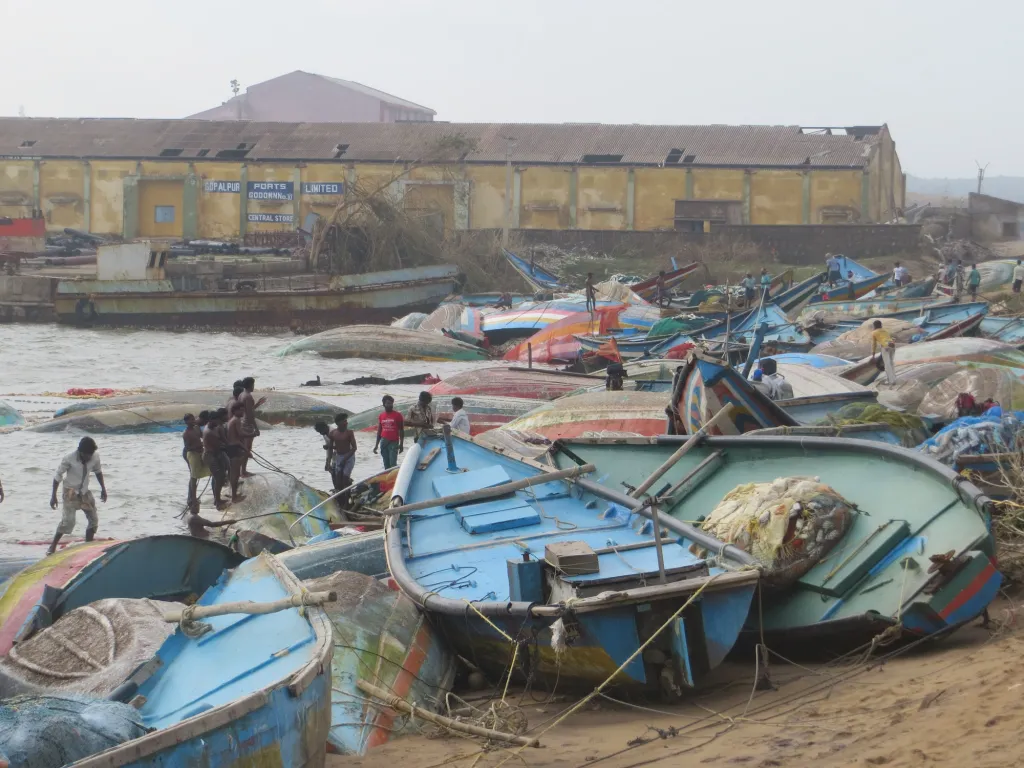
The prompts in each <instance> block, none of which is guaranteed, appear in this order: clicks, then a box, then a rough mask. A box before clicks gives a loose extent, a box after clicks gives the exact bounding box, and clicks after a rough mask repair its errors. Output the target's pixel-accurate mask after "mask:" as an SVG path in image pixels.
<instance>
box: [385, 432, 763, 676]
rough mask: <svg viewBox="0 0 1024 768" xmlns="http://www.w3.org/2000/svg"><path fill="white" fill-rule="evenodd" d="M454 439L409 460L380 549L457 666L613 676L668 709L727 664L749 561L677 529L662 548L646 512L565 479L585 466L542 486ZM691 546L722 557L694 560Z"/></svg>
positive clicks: (749, 582)
mask: <svg viewBox="0 0 1024 768" xmlns="http://www.w3.org/2000/svg"><path fill="white" fill-rule="evenodd" d="M449 439H450V442H449V443H448V444H447V445H446V442H445V438H444V437H439V436H432V437H430V438H428V439H426V440H423V441H421V442H420V443H417V444H416V445H415V446H414V447H413V448H411V449H410V453H409V455H408V456H407V457H406V459H405V461H404V462H403V464H402V466H401V468H400V470H399V477H398V480H397V482H396V483H395V487H394V490H393V493H392V502H391V503H392V505H393V509H391V510H389V520H388V524H387V525H386V528H385V537H386V546H387V551H388V560H389V562H390V564H391V569H392V577H393V578H394V580H395V582H396V583H397V585H398V586H399V587H400V588H401V589H402V591H403V592H405V593H406V594H407V595H409V597H411V598H412V599H413V600H414V601H415V602H416V603H418V604H419V605H420V606H421V607H422V608H423V609H424V610H426V611H427V612H428V613H430V614H431V617H432V619H434V620H435V621H436V625H437V626H438V627H440V628H441V631H442V632H443V633H444V634H445V636H446V638H447V639H448V641H449V642H450V643H451V645H452V647H453V649H454V650H455V651H456V652H457V653H459V654H461V655H463V656H464V657H465V658H467V659H469V660H470V661H471V662H472V663H474V664H475V665H477V666H478V667H480V668H481V669H482V670H483V671H484V673H485V674H487V675H492V676H493V677H494V678H496V679H500V678H503V677H504V676H505V675H515V676H516V677H519V676H521V675H523V674H524V673H525V674H526V675H534V676H540V677H541V678H542V679H545V680H547V681H550V682H551V683H553V682H554V680H555V678H556V677H557V679H558V680H559V686H565V687H567V688H580V687H587V688H590V687H592V686H593V685H595V684H597V683H601V682H603V681H605V680H607V679H609V678H612V682H614V683H616V684H618V685H620V686H624V687H634V688H647V689H653V690H655V691H657V690H658V689H661V691H662V692H663V693H665V694H666V695H668V696H678V695H679V694H680V693H681V692H683V691H684V690H686V689H688V688H690V687H692V686H693V685H695V684H696V683H697V682H699V681H700V679H701V678H703V677H704V676H705V675H706V674H707V673H708V672H709V671H711V670H712V669H714V668H715V667H716V666H717V665H718V664H719V663H720V662H721V661H722V659H723V658H724V657H725V655H726V654H727V653H728V652H729V650H730V648H731V647H732V645H733V643H734V641H735V640H736V637H737V634H738V632H739V630H740V628H741V626H742V624H743V622H744V620H745V619H746V616H747V612H748V609H749V607H750V602H751V597H752V595H753V591H754V587H755V585H756V583H757V578H758V577H757V573H756V571H752V570H750V569H749V568H747V563H748V561H749V558H746V557H744V556H743V555H742V554H741V553H739V552H738V550H736V549H735V548H733V547H723V546H722V544H721V542H719V541H717V540H715V539H713V538H712V537H708V536H706V535H702V534H701V533H700V532H698V531H696V529H694V528H692V527H691V526H688V525H686V524H685V523H677V522H675V521H672V523H671V525H672V528H671V529H669V535H668V536H667V537H666V538H660V531H659V533H658V534H655V528H654V526H653V520H652V518H651V517H650V516H649V515H650V513H649V512H648V510H646V509H645V508H643V505H642V503H641V502H636V501H634V502H631V503H629V504H624V503H622V502H621V501H620V502H614V503H609V498H610V497H611V495H612V494H611V493H609V492H608V491H607V489H605V488H604V487H602V486H601V485H598V484H597V483H592V484H591V485H590V486H589V488H592V490H591V489H589V488H588V489H587V490H584V488H583V487H582V486H581V485H580V482H579V480H574V479H573V478H576V477H578V476H581V475H583V474H586V473H587V472H588V471H589V469H592V468H588V467H583V468H580V467H571V468H568V469H567V470H566V471H564V472H559V473H556V474H550V467H548V466H545V465H543V464H538V463H535V462H532V461H529V460H525V459H517V458H513V457H511V456H507V455H503V454H500V453H497V452H495V451H493V450H489V449H487V448H484V447H483V446H481V445H479V444H477V443H476V442H475V441H473V440H470V439H464V438H462V437H461V436H450V438H449ZM621 496H622V494H616V498H619V497H621ZM655 519H656V520H658V521H659V522H660V521H661V520H662V519H663V518H661V517H658V518H655ZM656 535H657V536H659V538H655V536H656ZM695 543H696V544H697V546H701V547H705V548H707V549H709V550H711V551H713V552H714V553H715V555H716V560H715V561H714V562H712V561H709V560H707V559H704V558H701V557H697V556H695V555H694V554H693V553H692V552H691V545H693V544H695ZM659 562H661V563H662V564H663V565H662V566H661V567H660V568H659ZM659 571H660V572H659ZM662 573H663V574H664V575H663V576H662V575H661V574H662ZM698 597H699V599H697V598H698ZM665 624H667V625H668V627H667V628H666V630H665V631H664V632H661V633H660V634H656V637H654V640H653V641H652V643H651V644H650V645H649V646H648V649H649V652H647V653H643V654H640V653H639V652H638V649H639V648H640V647H641V644H643V643H645V642H646V641H647V640H648V639H650V638H651V637H652V636H653V635H655V630H657V628H658V627H661V626H662V625H665ZM524 637H525V638H529V644H528V646H525V647H524V646H519V645H517V643H519V639H521V638H524ZM655 649H656V650H657V652H654V651H655ZM527 658H528V659H529V665H528V668H527V667H525V666H524V664H526V659H527ZM510 670H511V671H510ZM527 670H528V671H527ZM613 676H614V677H613Z"/></svg>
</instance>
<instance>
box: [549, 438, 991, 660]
mask: <svg viewBox="0 0 1024 768" xmlns="http://www.w3.org/2000/svg"><path fill="white" fill-rule="evenodd" d="M685 439H686V438H685V437H675V436H663V437H657V438H648V439H641V438H634V439H620V440H601V439H592V440H570V441H566V442H565V443H564V444H559V446H556V448H555V449H554V451H553V454H552V459H553V461H554V463H555V465H556V466H557V467H559V468H565V467H572V466H576V464H577V462H581V461H583V462H590V463H592V464H594V465H595V466H596V467H597V468H598V469H597V471H596V472H595V473H594V477H595V480H596V481H597V482H599V483H600V484H601V485H603V486H605V487H606V488H607V489H608V490H609V491H610V492H614V493H616V494H619V498H620V502H624V499H623V498H622V489H623V488H629V487H635V486H636V485H638V484H639V483H641V482H643V480H644V479H645V478H646V477H648V476H649V475H650V474H651V472H652V471H653V470H654V468H656V467H658V466H660V465H661V464H662V463H663V462H664V461H666V460H667V459H668V457H669V456H670V455H671V454H672V453H673V452H674V451H676V450H677V449H678V448H679V447H680V445H682V443H683V441H685ZM562 445H564V448H562V447H561V446H562ZM560 448H561V450H559V449H560ZM795 476H806V477H813V478H816V479H820V482H821V483H824V484H825V485H827V486H829V487H830V488H832V489H834V490H835V491H836V492H838V493H839V494H840V495H841V497H842V498H843V499H845V500H846V501H847V502H848V503H849V505H850V506H851V507H852V524H851V525H850V526H849V528H848V530H847V531H846V533H845V535H843V536H842V538H841V539H840V540H839V541H838V543H837V544H836V545H835V546H834V548H833V549H832V550H831V551H830V552H829V553H828V554H827V555H826V556H825V557H824V558H823V559H821V560H820V561H818V562H817V563H816V564H815V565H814V566H813V567H812V568H811V569H810V570H808V571H807V572H806V573H804V574H803V575H802V576H800V577H799V579H798V580H797V581H796V582H795V583H794V584H793V585H792V586H791V587H790V588H787V589H780V590H771V589H766V590H765V592H764V602H763V605H762V609H763V617H764V618H763V629H764V631H765V634H766V636H770V637H772V638H773V641H774V642H795V641H797V640H799V639H802V638H811V637H818V636H828V637H829V638H830V639H833V640H834V641H836V642H843V641H846V642H849V643H850V644H856V643H859V642H862V641H865V640H871V639H872V637H873V636H877V635H879V634H881V633H882V632H883V631H885V632H886V634H885V635H884V639H886V640H887V639H897V638H898V637H900V636H903V637H919V636H922V635H930V634H933V633H936V632H941V631H944V630H948V629H951V628H953V627H956V626H959V625H962V624H964V623H965V622H968V621H971V620H972V619H974V618H975V617H977V616H979V615H980V614H981V613H982V612H983V611H984V610H985V608H986V606H988V604H989V603H990V602H991V601H992V599H993V598H994V597H995V596H996V594H997V592H998V590H999V586H1000V584H1001V582H1002V576H1001V575H1000V573H999V571H998V570H997V569H996V565H995V563H994V561H993V548H994V543H993V540H992V535H991V533H990V532H989V513H988V507H989V499H988V498H987V497H986V496H984V495H983V494H982V493H981V491H980V490H978V488H976V487H975V486H973V485H972V484H971V483H970V482H967V481H965V480H964V479H963V478H961V477H957V476H956V474H955V473H954V472H953V471H951V470H950V469H949V468H947V467H944V466H942V465H940V464H938V463H937V462H934V461H931V460H929V459H927V458H925V457H924V456H922V455H921V454H919V453H916V452H913V451H908V450H905V449H902V448H896V447H893V446H887V445H880V444H879V443H869V442H865V441H862V440H849V439H843V438H835V437H829V438H815V437H759V436H742V437H711V438H708V439H707V440H705V441H704V442H703V443H701V444H700V445H699V447H697V448H695V449H694V450H691V451H690V452H689V453H687V454H686V455H685V456H683V458H682V459H680V460H679V461H678V462H677V463H676V464H675V465H674V466H673V467H672V468H671V469H670V470H669V471H668V472H667V473H666V475H665V476H664V477H663V478H662V479H661V480H659V481H658V485H662V484H664V485H666V486H668V488H669V490H667V491H666V492H665V493H663V494H661V495H660V496H659V498H660V499H661V500H663V503H662V504H659V507H658V508H659V509H660V510H661V511H662V512H663V513H666V514H668V515H671V516H672V517H674V518H676V519H677V520H694V519H698V518H701V517H702V516H704V515H707V514H708V513H709V512H710V511H711V510H713V509H715V508H716V507H717V506H718V505H719V503H720V502H722V500H723V499H724V497H725V496H726V494H729V493H730V492H731V491H733V490H734V489H738V488H742V487H744V486H746V487H749V486H748V484H750V483H778V482H780V480H781V479H782V478H791V477H795ZM662 481H664V482H662ZM587 489H588V490H589V487H588V488H587ZM781 508H783V509H789V506H788V505H786V506H784V507H781ZM791 519H792V518H791ZM836 530H838V529H836ZM827 533H828V531H827V530H823V531H822V535H823V536H824V535H825V534H827ZM787 543H788V544H789V545H791V546H793V547H794V548H795V549H799V548H800V545H801V544H804V545H805V546H806V544H807V542H802V541H801V540H800V539H799V537H798V536H794V539H793V540H792V541H787ZM749 626H750V628H751V630H752V631H753V632H754V633H755V634H756V633H758V631H759V629H760V628H761V626H762V625H761V624H760V621H759V619H758V614H757V611H756V610H755V611H753V612H752V613H751V621H750V625H749Z"/></svg>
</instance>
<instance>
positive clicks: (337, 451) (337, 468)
mask: <svg viewBox="0 0 1024 768" xmlns="http://www.w3.org/2000/svg"><path fill="white" fill-rule="evenodd" d="M334 423H335V424H336V426H335V428H334V429H332V430H331V432H330V434H329V435H328V438H330V441H331V451H332V453H333V454H334V458H333V459H332V461H331V469H333V470H334V472H333V473H332V474H333V476H334V490H336V491H340V490H341V489H343V488H348V487H349V486H350V485H352V470H353V468H354V467H355V464H356V435H355V432H353V431H352V430H351V429H349V428H348V414H347V413H339V414H338V415H337V416H335V417H334Z"/></svg>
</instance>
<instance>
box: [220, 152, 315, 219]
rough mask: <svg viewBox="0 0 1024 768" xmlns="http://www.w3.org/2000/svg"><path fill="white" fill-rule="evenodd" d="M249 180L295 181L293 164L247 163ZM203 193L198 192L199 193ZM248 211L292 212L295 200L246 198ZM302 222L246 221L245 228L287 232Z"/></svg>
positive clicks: (297, 191) (244, 192) (243, 193)
mask: <svg viewBox="0 0 1024 768" xmlns="http://www.w3.org/2000/svg"><path fill="white" fill-rule="evenodd" d="M248 167H249V181H250V182H252V181H284V182H288V181H295V176H294V173H295V166H294V165H283V164H282V165H264V164H263V163H260V164H255V165H254V164H249V166H248ZM202 194H203V193H202V192H200V195H202ZM240 194H242V195H245V194H247V191H246V189H244V188H243V189H242V191H241V192H240ZM295 194H296V195H298V194H299V190H298V189H295ZM246 202H247V203H248V208H247V212H248V213H284V214H289V213H290V214H294V212H295V201H294V200H247V201H246ZM301 223H302V222H301V221H295V222H293V223H291V224H288V223H276V224H275V223H273V222H266V221H255V222H254V221H247V222H246V223H245V228H246V231H247V232H289V231H291V230H293V229H295V227H297V226H299V225H300V224H301ZM235 231H236V232H237V231H238V224H237V223H236V224H235Z"/></svg>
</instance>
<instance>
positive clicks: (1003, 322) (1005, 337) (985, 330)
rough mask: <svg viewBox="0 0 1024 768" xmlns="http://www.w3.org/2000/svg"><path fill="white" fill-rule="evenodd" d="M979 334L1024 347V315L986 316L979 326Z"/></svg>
mask: <svg viewBox="0 0 1024 768" xmlns="http://www.w3.org/2000/svg"><path fill="white" fill-rule="evenodd" d="M978 335H979V336H982V337H983V338H986V339H994V340H996V341H1002V342H1004V343H1005V344H1012V345H1013V346H1015V347H1017V348H1020V347H1024V317H986V318H984V319H982V321H981V323H980V325H979V326H978Z"/></svg>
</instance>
